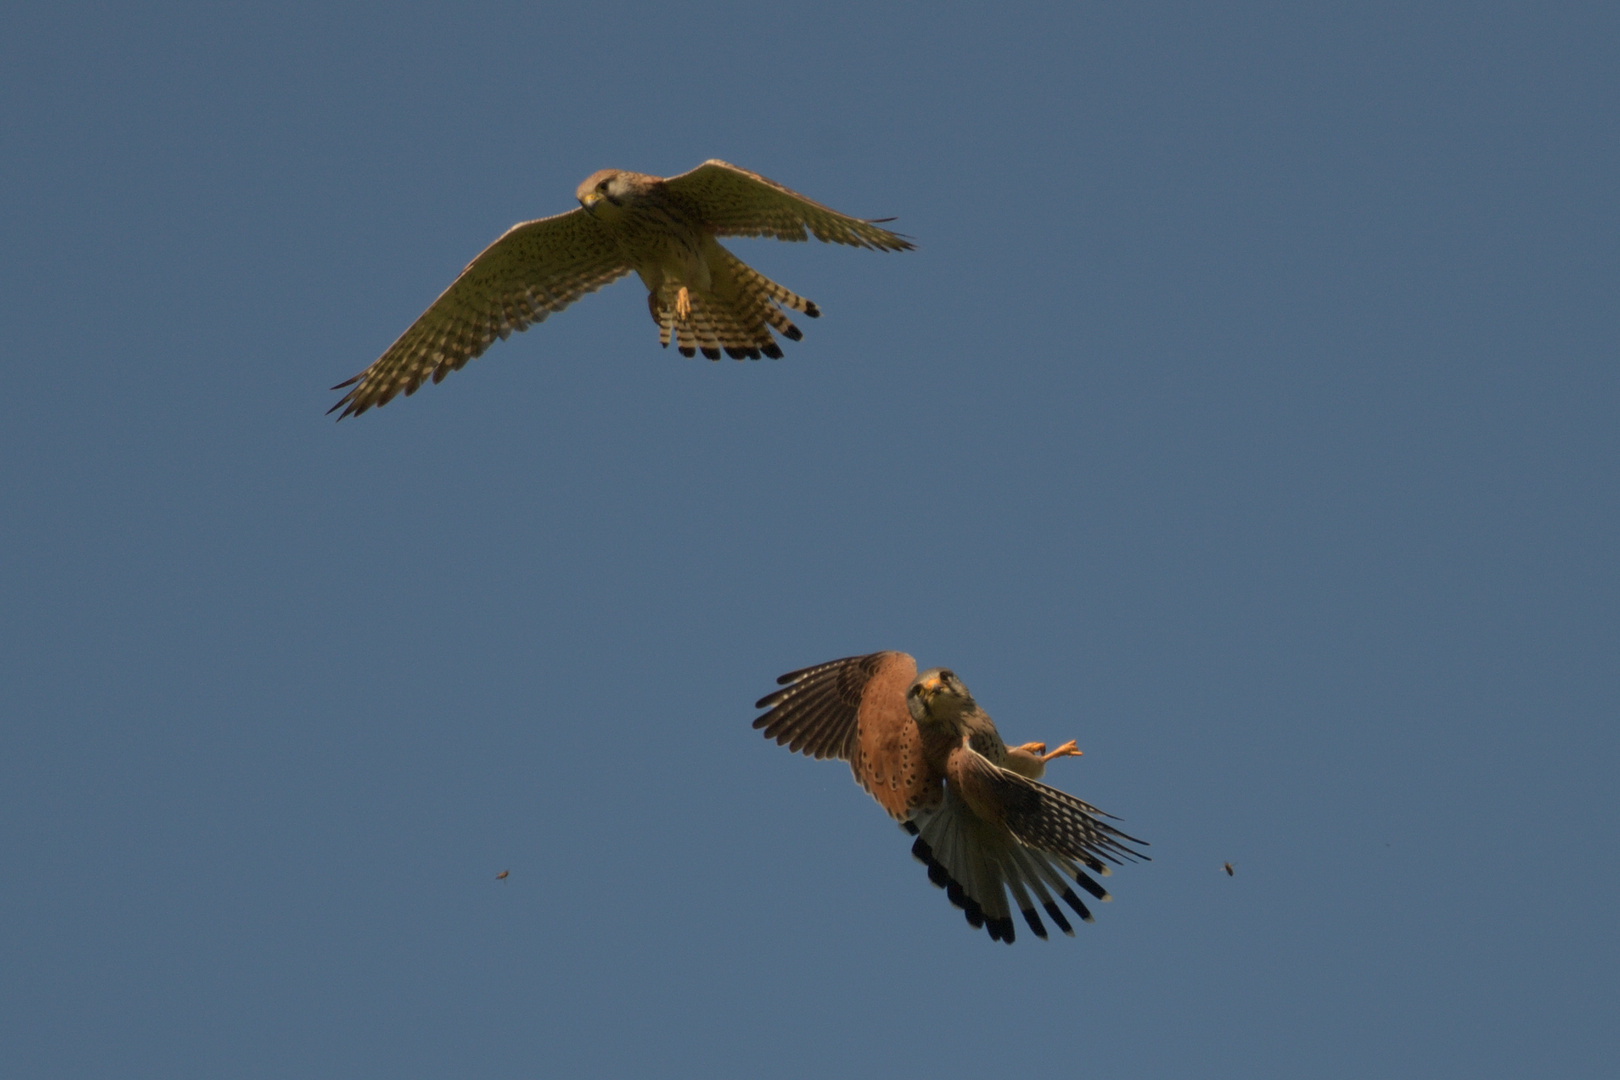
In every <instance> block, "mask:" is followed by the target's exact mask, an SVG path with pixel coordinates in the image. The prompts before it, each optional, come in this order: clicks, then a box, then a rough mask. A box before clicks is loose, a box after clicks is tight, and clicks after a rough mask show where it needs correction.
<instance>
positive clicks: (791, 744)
mask: <svg viewBox="0 0 1620 1080" xmlns="http://www.w3.org/2000/svg"><path fill="white" fill-rule="evenodd" d="M916 677H917V661H915V660H913V659H912V658H911V657H909V656H907V655H906V654H905V653H902V652H876V653H870V654H868V655H866V656H846V657H844V658H843V659H842V660H830V661H828V662H827V663H825V664H817V665H816V666H815V667H807V668H802V669H800V670H798V671H790V672H788V673H787V674H786V675H783V676H782V677H781V678H779V679H777V680H776V681H777V682H778V683H780V684H781V685H782V689H780V690H778V691H776V692H775V693H771V694H766V695H765V696H764V697H762V698H760V699H759V700H758V701H756V702H755V703H754V708H756V709H768V710H769V711H768V712H766V713H765V714H764V715H763V716H759V717H756V718H755V720H754V727H755V728H756V729H763V730H764V732H765V737H766V738H767V739H775V740H776V744H777V745H778V746H785V747H787V748H788V749H789V750H792V751H793V752H794V753H799V754H806V755H808V756H810V757H814V758H829V757H831V758H842V759H844V760H845V761H849V760H851V759H853V758H854V756H855V752H856V742H857V738H856V736H857V731H858V729H859V727H860V721H861V716H862V713H863V712H865V714H866V715H868V716H872V715H874V714H875V713H881V714H885V715H886V714H888V713H892V712H893V711H894V709H896V708H898V709H899V712H900V714H901V715H905V714H906V688H907V687H908V686H910V685H911V681H912V680H913V679H915V678H916Z"/></svg>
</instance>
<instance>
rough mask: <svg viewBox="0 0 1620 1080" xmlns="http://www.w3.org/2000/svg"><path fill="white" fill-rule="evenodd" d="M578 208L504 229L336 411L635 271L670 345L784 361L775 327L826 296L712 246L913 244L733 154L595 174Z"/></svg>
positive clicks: (380, 397)
mask: <svg viewBox="0 0 1620 1080" xmlns="http://www.w3.org/2000/svg"><path fill="white" fill-rule="evenodd" d="M574 195H575V198H577V199H578V200H579V208H578V209H575V210H570V211H568V212H567V213H565V214H558V215H556V216H555V217H548V218H541V219H540V220H538V221H526V222H524V223H522V224H521V225H514V226H512V228H510V229H508V230H507V231H506V233H505V235H503V236H502V237H501V238H500V239H498V240H496V241H495V242H494V243H493V244H491V245H490V246H489V247H487V248H485V249H484V252H483V254H481V255H479V256H478V258H476V259H474V260H473V261H472V262H471V263H469V264H467V268H466V269H465V270H463V271H462V272H461V276H460V277H458V278H456V280H455V281H453V282H451V284H450V287H449V288H448V289H446V290H445V291H444V293H443V294H442V295H441V296H440V297H439V298H438V299H437V300H435V301H433V304H432V305H431V306H430V307H429V308H428V309H427V310H426V311H424V312H423V313H422V314H421V316H420V317H418V318H417V320H416V321H415V322H414V323H412V324H411V326H410V328H409V329H408V330H406V331H405V333H403V334H401V335H400V337H399V340H398V341H396V342H394V343H393V344H392V345H390V346H389V347H388V351H387V352H385V353H383V354H382V356H380V357H378V358H377V360H376V362H374V363H373V364H372V365H371V366H370V367H368V368H366V370H364V371H362V372H361V373H360V374H358V375H356V376H355V377H354V378H352V379H350V380H348V381H347V382H342V383H339V384H338V385H337V386H334V387H333V388H332V389H334V390H341V389H343V388H344V387H346V386H350V387H353V389H351V390H350V391H349V392H348V393H347V394H345V395H343V398H342V400H340V401H339V402H338V403H337V404H336V405H334V406H332V408H331V409H330V410H328V411H329V412H336V411H337V410H338V409H342V410H343V412H342V414H341V415H340V416H339V417H338V419H339V420H341V419H343V417H345V416H352V415H355V414H358V413H363V412H365V411H366V410H367V409H369V408H371V407H372V406H373V405H384V404H387V402H388V401H389V400H390V399H391V398H393V396H394V395H395V394H397V393H399V392H400V391H402V390H403V391H404V392H405V394H406V395H407V396H409V395H411V394H414V393H415V392H416V389H417V387H419V386H421V385H422V380H424V379H426V378H429V377H431V378H432V379H433V381H434V382H438V381H439V380H440V379H442V378H444V377H445V376H446V375H448V374H449V373H450V372H452V371H455V370H456V369H457V368H459V367H461V366H462V365H463V364H465V363H466V362H467V361H469V360H471V359H473V358H474V357H475V356H478V355H480V354H481V353H482V352H483V351H484V350H485V349H487V348H489V346H490V343H491V342H493V341H494V340H495V339H496V338H505V337H507V336H508V335H510V334H511V333H512V332H513V331H514V330H524V329H527V328H528V327H529V326H530V325H531V324H533V323H537V322H540V321H542V320H543V319H545V317H546V316H548V315H550V314H551V313H552V312H554V311H561V310H562V309H563V308H565V307H567V306H568V305H569V304H572V303H573V302H574V301H575V300H578V299H579V298H580V297H582V296H584V295H585V294H586V293H592V292H595V291H596V290H597V289H600V288H601V287H602V286H604V285H607V284H609V283H611V282H614V281H617V280H618V279H619V278H621V277H623V276H624V275H626V274H628V273H630V271H632V270H634V271H635V272H636V273H637V274H639V275H640V276H641V281H642V283H643V284H644V285H646V286H647V309H648V310H649V311H650V312H651V313H652V318H653V322H655V323H657V324H658V340H659V342H660V344H662V345H664V346H665V347H666V348H667V347H668V346H669V342H670V337H671V336H672V335H673V337H674V339H675V344H676V347H677V348H678V349H679V350H680V351H681V353H682V355H685V356H693V355H696V353H697V351H698V350H699V349H701V350H702V351H703V355H704V356H707V357H708V358H709V359H711V360H718V359H720V351H721V350H722V349H724V350H725V352H726V354H727V355H728V356H731V357H733V358H734V359H738V360H741V359H742V358H743V357H748V358H749V359H751V360H758V359H759V358H760V357H761V356H769V357H771V358H772V359H780V358H781V356H782V349H781V346H779V345H778V344H777V343H776V339H775V338H773V337H772V336H771V331H772V330H773V329H774V330H775V331H776V332H777V333H779V334H781V335H782V336H783V337H785V338H788V339H789V340H791V341H798V340H799V339H800V338H802V337H803V336H804V335H803V334H801V333H800V332H799V328H798V327H796V326H794V325H793V323H792V322H790V321H789V320H788V317H787V316H786V315H785V314H783V309H792V310H794V311H802V312H804V314H806V315H808V316H810V317H811V318H812V319H813V318H816V317H818V316H819V315H820V314H821V312H820V311H819V310H818V309H817V308H816V305H815V304H813V303H811V302H810V301H809V300H806V299H805V298H804V297H802V296H800V295H798V294H797V293H794V292H790V291H789V290H787V289H784V288H783V287H782V286H780V285H778V284H777V283H776V282H774V281H771V280H770V279H769V278H767V277H765V276H764V275H763V274H761V273H759V272H758V271H756V270H754V269H753V268H751V267H749V266H748V265H747V264H745V263H744V262H743V261H742V260H741V259H739V258H737V257H736V256H735V255H733V254H732V253H731V252H729V251H727V250H726V249H725V248H723V247H721V246H720V244H719V243H718V242H717V241H716V239H715V238H716V237H720V236H774V237H776V238H777V239H778V240H801V241H802V240H804V239H806V231H808V233H809V235H811V236H814V237H815V238H816V239H817V240H823V241H827V242H829V243H836V244H849V245H851V246H854V247H863V248H871V249H873V250H875V251H906V250H909V249H910V248H911V247H912V245H911V242H910V241H908V240H906V239H905V238H904V237H902V236H900V235H898V234H897V233H892V232H889V231H888V230H887V229H880V228H878V225H877V222H880V221H891V220H893V219H892V218H878V219H876V220H875V221H867V220H863V219H861V218H852V217H848V216H846V215H844V214H840V213H838V211H836V210H832V209H829V208H828V207H825V206H822V205H821V204H820V203H818V202H813V201H812V200H810V199H807V198H805V197H804V196H803V195H800V194H799V193H797V192H795V191H789V190H788V189H787V188H785V187H783V186H782V185H781V184H778V183H776V182H775V181H772V180H767V179H766V178H765V177H763V176H760V175H758V174H757V173H751V172H749V171H748V170H746V169H739V168H737V166H735V165H728V164H726V163H725V162H724V161H705V162H704V163H703V164H702V165H699V166H698V167H697V168H695V169H693V170H692V171H691V172H686V173H682V174H681V175H679V176H671V177H669V178H668V179H661V178H659V177H656V176H645V175H643V174H641V173H633V172H624V171H622V170H620V169H603V170H601V171H600V172H596V173H592V174H591V175H590V176H588V177H586V179H585V181H584V182H583V183H581V184H580V185H579V188H578V190H577V191H575V193H574Z"/></svg>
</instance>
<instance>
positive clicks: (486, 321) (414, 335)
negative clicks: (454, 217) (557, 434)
mask: <svg viewBox="0 0 1620 1080" xmlns="http://www.w3.org/2000/svg"><path fill="white" fill-rule="evenodd" d="M630 269H631V267H630V264H629V263H628V262H626V261H625V259H624V256H623V254H622V253H621V252H620V250H619V246H618V244H617V243H616V242H615V241H614V239H613V237H612V235H611V234H609V233H608V231H607V230H606V229H603V228H602V227H601V226H600V225H599V224H597V222H596V221H595V219H593V218H592V217H591V216H590V215H589V214H587V213H586V212H585V211H584V210H570V211H569V212H568V213H566V214H558V215H557V216H555V217H548V218H541V219H540V220H538V221H526V222H524V223H523V224H521V225H514V226H512V228H510V229H508V230H507V231H506V233H505V234H504V235H503V236H502V237H501V238H500V239H499V240H496V241H495V242H494V243H493V244H491V245H489V247H487V248H485V249H484V252H483V254H481V255H479V256H478V258H476V259H474V260H473V261H472V262H471V263H468V264H467V268H466V269H465V270H463V271H462V272H461V276H460V277H458V278H456V280H455V281H453V282H451V284H450V287H449V288H448V289H446V290H444V293H443V294H442V295H441V296H440V297H439V298H438V299H437V300H435V301H433V303H432V305H431V306H430V307H429V308H428V309H427V310H426V311H424V312H423V313H422V314H421V316H420V317H418V318H417V320H416V321H415V322H414V323H412V324H411V326H410V328H409V329H408V330H406V331H405V332H404V333H403V334H401V335H400V337H399V340H398V341H396V342H394V343H393V344H392V345H390V346H389V347H388V351H387V352H385V353H383V354H382V356H380V357H378V358H377V360H376V361H375V362H374V363H373V364H372V365H371V366H370V367H368V368H366V370H364V371H362V372H361V373H360V374H358V375H356V376H355V377H354V378H352V379H350V380H348V381H347V382H341V383H339V384H338V385H336V386H334V387H333V388H332V389H334V390H341V389H343V388H344V387H345V386H352V387H353V389H352V390H350V391H349V392H348V393H347V394H345V395H343V398H342V400H340V401H339V402H338V403H337V404H336V405H334V406H332V408H331V409H330V410H328V411H329V412H336V411H337V410H338V409H342V410H343V412H342V414H341V415H340V416H339V417H338V419H339V420H341V419H343V417H345V416H354V415H357V414H359V413H363V412H365V411H366V410H367V409H369V408H371V407H372V406H373V405H386V404H387V403H388V401H389V400H390V399H391V398H393V396H394V395H395V394H398V393H399V392H401V391H404V392H405V394H406V395H407V396H409V395H411V394H414V393H416V389H417V387H419V386H421V385H422V380H424V379H426V378H428V377H430V376H431V377H432V379H433V381H434V382H438V381H439V380H440V379H442V378H444V377H445V376H446V375H448V374H449V373H450V372H452V371H455V370H456V369H458V368H460V367H461V366H462V365H463V364H465V363H466V362H467V361H469V360H471V359H473V358H474V357H476V356H478V355H480V354H481V353H483V351H484V350H485V349H487V348H489V346H490V343H491V342H493V341H494V340H495V339H496V338H505V337H507V336H508V335H510V334H511V333H512V332H513V331H516V330H524V329H527V328H528V327H529V326H530V325H531V324H533V323H537V322H540V321H541V320H543V319H544V318H545V317H546V316H547V315H550V314H551V313H552V312H554V311H561V310H562V309H563V308H565V307H567V306H568V305H569V304H572V303H573V302H574V301H575V300H578V299H579V298H580V297H582V296H584V295H585V294H586V293H592V292H595V291H596V290H597V289H600V288H601V287H602V286H604V285H607V284H609V283H610V282H613V281H617V280H618V279H619V278H621V277H623V276H624V275H625V274H628V273H629V272H630Z"/></svg>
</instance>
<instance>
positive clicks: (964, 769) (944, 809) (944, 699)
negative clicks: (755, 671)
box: [754, 652, 1147, 945]
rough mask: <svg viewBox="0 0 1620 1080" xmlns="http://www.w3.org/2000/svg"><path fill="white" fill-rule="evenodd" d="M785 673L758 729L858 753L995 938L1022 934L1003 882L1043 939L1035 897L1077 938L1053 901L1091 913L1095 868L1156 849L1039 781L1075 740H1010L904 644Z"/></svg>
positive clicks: (852, 760)
mask: <svg viewBox="0 0 1620 1080" xmlns="http://www.w3.org/2000/svg"><path fill="white" fill-rule="evenodd" d="M776 681H777V682H778V683H781V684H782V689H780V690H778V691H776V692H775V693H773V694H767V695H766V696H765V697H762V698H760V699H759V701H758V702H757V703H756V704H755V706H754V707H755V708H757V709H766V710H768V711H767V712H766V713H765V714H764V715H763V716H760V717H758V718H756V719H755V720H754V727H756V728H762V729H764V732H765V737H766V738H768V739H775V740H776V741H777V743H778V744H780V745H784V746H786V747H787V748H788V749H790V750H795V751H798V752H799V753H802V754H808V755H810V756H811V757H817V758H825V757H836V758H843V759H844V760H845V761H848V762H849V767H850V768H851V769H852V770H853V771H854V773H855V780H856V782H858V783H859V784H860V785H861V786H862V787H864V788H865V789H866V790H867V791H868V792H869V793H871V795H872V797H873V798H874V799H876V800H877V801H878V804H879V805H880V806H882V807H883V809H885V810H887V811H888V812H889V814H890V815H891V816H892V817H894V818H895V819H896V820H897V821H899V822H900V824H901V825H902V826H904V827H905V829H906V831H907V832H909V833H911V834H912V835H913V836H915V837H917V840H916V843H914V844H913V845H912V848H911V853H912V854H913V855H915V856H916V857H917V859H918V860H919V861H921V862H923V863H925V864H927V866H928V879H929V880H930V881H932V882H933V883H934V884H935V885H938V886H939V887H941V888H942V889H944V890H945V892H946V895H947V896H948V897H949V898H950V901H951V903H953V904H955V905H956V906H957V907H959V908H961V909H963V911H964V912H965V913H966V915H967V920H968V922H969V923H970V924H972V925H973V926H975V927H983V928H984V929H985V930H986V931H988V932H989V934H990V937H991V939H992V940H997V941H1005V942H1007V943H1008V944H1009V945H1010V944H1012V941H1013V937H1014V932H1013V920H1012V910H1011V908H1010V907H1009V906H1008V904H1007V891H1010V892H1011V893H1012V898H1013V900H1015V901H1016V902H1017V904H1018V908H1019V911H1020V912H1021V913H1022V914H1023V916H1024V921H1025V922H1027V923H1028V924H1029V928H1030V929H1031V930H1032V931H1034V932H1035V935H1036V936H1037V937H1042V938H1044V937H1045V936H1046V926H1045V924H1043V923H1042V922H1041V917H1040V916H1039V915H1038V914H1037V913H1036V911H1035V905H1036V903H1037V902H1039V904H1040V906H1041V908H1042V909H1043V910H1044V911H1045V912H1046V914H1047V916H1048V917H1049V918H1051V920H1052V921H1053V922H1054V923H1056V924H1057V927H1058V929H1060V930H1062V931H1063V932H1064V933H1065V934H1070V935H1072V934H1073V933H1074V930H1073V928H1072V927H1071V926H1070V925H1069V920H1068V919H1067V918H1066V917H1065V916H1064V914H1063V911H1062V909H1061V908H1059V907H1058V906H1057V904H1056V902H1054V900H1053V896H1054V895H1055V896H1057V897H1059V898H1061V899H1062V900H1063V902H1064V903H1066V904H1068V905H1069V907H1071V908H1073V909H1074V911H1075V914H1077V915H1079V916H1080V917H1081V918H1082V919H1084V920H1086V921H1087V922H1090V921H1091V912H1090V910H1089V909H1087V907H1086V905H1085V903H1084V902H1082V901H1081V899H1080V898H1079V897H1078V896H1076V895H1075V892H1074V889H1073V888H1072V887H1071V885H1070V883H1071V882H1072V883H1073V884H1075V885H1079V886H1080V887H1081V888H1082V889H1084V890H1085V891H1086V892H1088V893H1090V894H1091V895H1092V896H1094V897H1096V898H1097V899H1098V900H1107V899H1108V898H1109V897H1108V893H1107V891H1106V890H1104V889H1103V887H1102V886H1101V885H1099V884H1098V883H1097V882H1096V881H1095V880H1093V879H1092V878H1091V876H1090V875H1088V874H1087V873H1086V870H1090V871H1091V872H1092V873H1094V874H1100V875H1103V876H1106V875H1107V874H1108V873H1109V869H1108V867H1107V866H1106V865H1105V864H1104V860H1107V861H1108V862H1119V861H1120V860H1122V859H1145V858H1147V856H1146V855H1143V854H1142V853H1141V852H1139V851H1136V850H1134V849H1132V848H1130V847H1127V846H1126V845H1127V844H1128V843H1131V844H1141V843H1143V841H1141V840H1137V839H1136V838H1135V837H1132V836H1127V835H1126V834H1124V833H1122V832H1120V831H1119V830H1118V829H1116V828H1114V827H1113V826H1112V825H1109V824H1108V823H1107V822H1105V821H1103V820H1102V819H1103V818H1105V817H1108V816H1109V815H1107V814H1105V813H1103V812H1102V811H1101V810H1098V809H1097V808H1096V807H1094V806H1092V805H1090V804H1089V803H1084V802H1081V801H1080V800H1079V799H1076V798H1075V797H1074V796H1073V795H1067V794H1065V793H1064V792H1061V791H1058V790H1057V789H1056V788H1051V787H1047V786H1046V785H1045V784H1039V783H1036V781H1037V780H1039V779H1040V778H1041V776H1042V775H1043V774H1044V773H1045V772H1046V764H1047V762H1049V761H1051V760H1052V759H1053V758H1058V757H1065V756H1071V755H1072V756H1076V757H1078V756H1079V754H1080V751H1079V750H1077V749H1075V745H1074V743H1073V742H1067V743H1064V744H1063V745H1062V746H1060V747H1058V748H1057V749H1056V750H1053V751H1051V752H1050V753H1048V752H1047V750H1046V744H1045V743H1025V744H1024V745H1022V746H1017V747H1012V746H1008V745H1007V744H1006V743H1004V742H1002V741H1001V735H1000V733H999V732H998V731H997V730H996V725H995V722H994V721H992V720H991V719H990V716H989V714H987V713H986V712H985V711H984V710H983V709H981V708H980V707H979V703H978V702H976V701H974V700H973V695H972V694H970V693H968V688H967V687H966V686H964V685H963V684H962V680H961V679H959V678H957V677H956V675H955V673H954V672H951V671H948V670H946V669H945V668H933V669H931V670H928V671H925V672H923V673H922V674H921V675H918V674H917V662H916V661H915V660H913V659H912V658H911V657H909V656H907V655H906V654H905V653H902V652H879V653H871V654H869V655H867V656H850V657H845V658H844V659H842V660H833V661H830V662H828V663H825V664H817V665H816V666H815V667H809V668H805V669H803V670H801V671H790V672H788V673H787V674H786V675H783V676H782V677H781V678H780V679H777V680H776ZM1082 867H1084V868H1085V869H1081V868H1082ZM1004 887H1005V888H1004Z"/></svg>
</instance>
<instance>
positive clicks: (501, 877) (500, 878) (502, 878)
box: [495, 863, 1232, 881]
mask: <svg viewBox="0 0 1620 1080" xmlns="http://www.w3.org/2000/svg"><path fill="white" fill-rule="evenodd" d="M511 872H512V871H510V870H502V871H501V872H500V873H498V874H496V875H495V880H496V881H505V880H506V875H507V874H510V873H511ZM1226 872H1227V873H1229V874H1230V873H1231V872H1232V868H1231V864H1230V863H1228V864H1227V870H1226Z"/></svg>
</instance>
